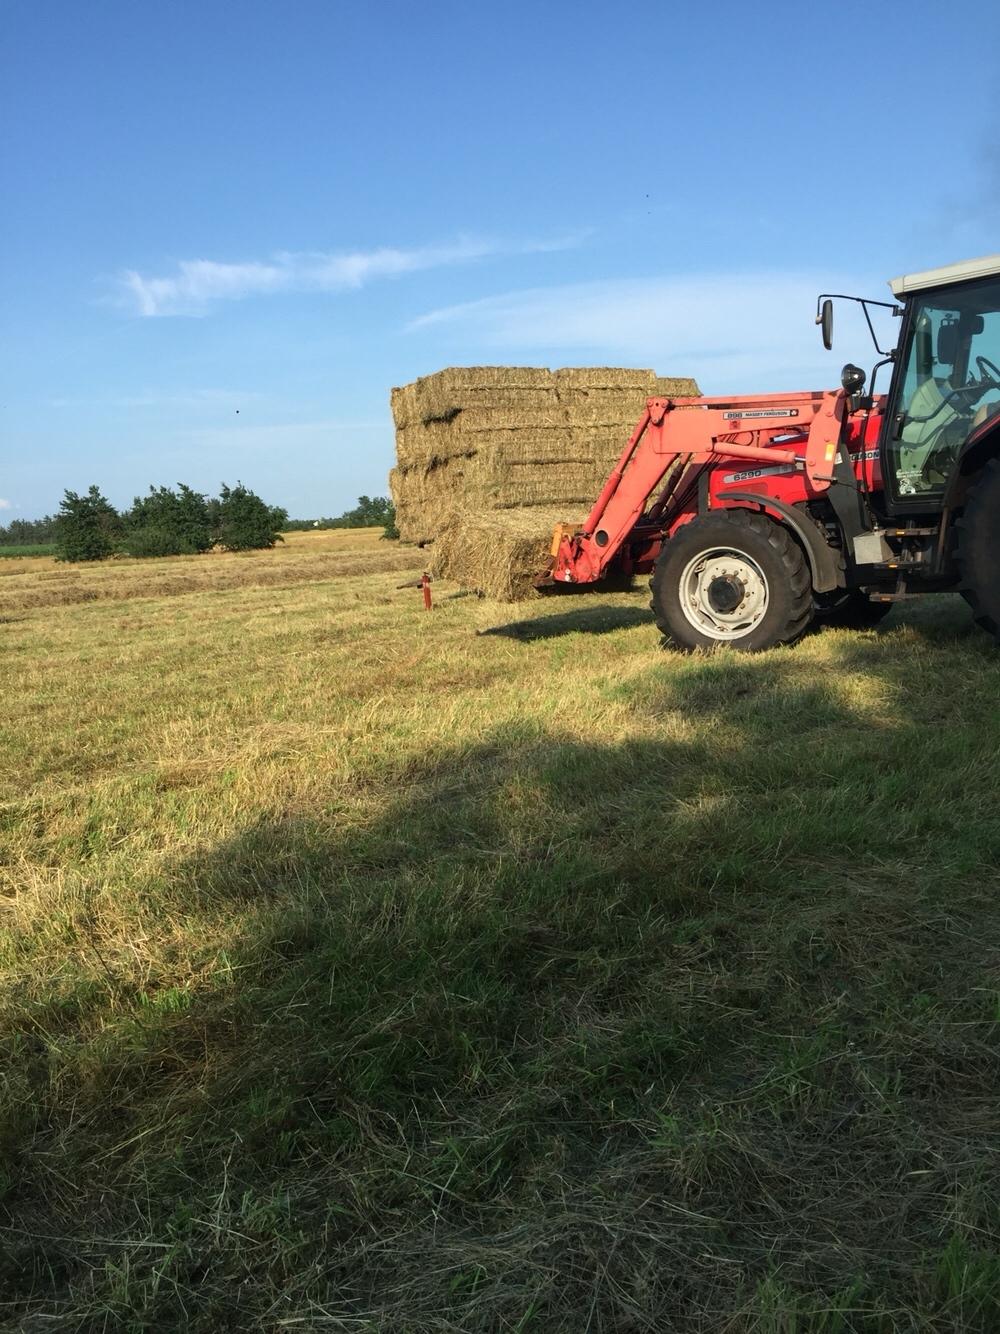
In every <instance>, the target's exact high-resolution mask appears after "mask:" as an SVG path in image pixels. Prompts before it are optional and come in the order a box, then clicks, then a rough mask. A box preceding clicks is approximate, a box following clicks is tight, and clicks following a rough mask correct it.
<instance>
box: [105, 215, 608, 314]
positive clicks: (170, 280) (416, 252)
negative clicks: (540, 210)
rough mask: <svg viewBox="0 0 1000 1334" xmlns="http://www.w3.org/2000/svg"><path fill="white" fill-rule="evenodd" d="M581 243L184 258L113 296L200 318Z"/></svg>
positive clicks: (474, 242)
mask: <svg viewBox="0 0 1000 1334" xmlns="http://www.w3.org/2000/svg"><path fill="white" fill-rule="evenodd" d="M581 239H582V234H576V235H573V236H565V237H558V238H555V239H552V240H549V241H521V242H503V241H497V240H490V239H485V238H478V239H477V238H472V237H460V238H459V239H458V240H457V241H454V242H452V243H450V244H447V245H436V246H418V247H415V248H411V249H397V248H394V247H386V246H383V247H381V248H379V249H376V250H367V251H365V250H357V251H348V252H343V253H331V252H326V251H305V252H292V251H281V252H279V253H278V254H276V255H273V256H271V257H270V258H269V259H266V260H251V261H248V262H245V263H226V262H222V261H219V260H211V259H184V260H181V261H180V262H179V263H178V265H177V268H176V271H175V272H174V273H171V274H167V275H165V276H162V277H160V276H151V275H147V274H142V273H139V272H137V271H136V270H135V269H127V270H125V271H124V272H123V273H122V274H120V275H119V278H118V293H119V297H120V298H121V299H122V300H123V302H124V303H125V304H126V305H128V306H129V307H130V308H132V309H133V310H135V311H136V312H137V313H138V314H139V315H143V316H146V317H152V316H157V315H203V314H205V313H206V311H207V310H208V309H209V307H210V306H211V305H212V304H213V303H214V302H217V301H239V300H244V299H245V298H247V297H252V296H270V295H274V294H276V293H283V292H340V291H348V290H350V289H352V288H358V287H363V286H364V285H365V284H366V283H369V282H372V281H373V280H375V279H377V278H398V277H399V276H401V275H402V274H406V273H416V272H419V271H420V270H422V269H434V268H443V267H446V266H450V265H456V264H469V263H473V262H475V261H477V260H482V259H487V258H490V257H492V256H499V255H513V254H519V255H524V254H538V253H547V252H551V251H556V250H566V249H569V248H570V247H572V246H574V245H577V244H579V242H580V240H581Z"/></svg>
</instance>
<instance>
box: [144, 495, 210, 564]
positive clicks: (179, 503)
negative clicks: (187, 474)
mask: <svg viewBox="0 0 1000 1334" xmlns="http://www.w3.org/2000/svg"><path fill="white" fill-rule="evenodd" d="M125 522H126V527H127V531H126V534H125V541H124V546H125V550H126V551H127V552H128V553H129V555H131V556H190V555H194V554H195V553H197V552H200V551H208V550H210V548H211V547H212V546H213V545H214V541H215V539H214V536H213V533H212V515H211V511H210V508H209V503H208V501H207V500H206V499H205V497H204V496H203V495H201V494H200V493H199V492H198V491H192V489H191V488H190V487H189V486H185V485H184V483H183V482H178V484H177V490H176V491H173V490H171V488H170V487H168V486H158V487H153V486H151V487H150V488H149V495H148V496H141V497H140V496H136V498H135V500H134V501H133V502H132V508H131V509H130V510H129V511H128V513H127V514H126V516H125Z"/></svg>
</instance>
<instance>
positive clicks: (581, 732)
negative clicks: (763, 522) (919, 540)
mask: <svg viewBox="0 0 1000 1334" xmlns="http://www.w3.org/2000/svg"><path fill="white" fill-rule="evenodd" d="M326 543H331V545H330V546H326V545H325V544H326ZM417 558H419V553H415V552H413V551H412V550H411V551H407V550H406V549H400V548H398V547H397V546H395V544H393V546H392V547H390V545H389V544H386V543H383V544H378V543H377V542H376V541H375V540H374V538H373V537H371V536H370V535H364V534H362V535H358V534H343V535H340V534H337V535H334V536H333V537H330V536H328V535H323V537H322V538H313V537H312V536H311V535H310V536H308V537H304V538H302V539H298V540H297V541H294V542H290V543H289V546H288V549H287V550H279V551H277V552H275V553H272V554H269V555H264V556H262V557H259V558H254V564H253V569H254V570H255V571H256V572H257V582H252V581H251V582H249V583H248V582H246V581H238V582H235V583H229V584H228V586H226V584H225V581H226V580H227V579H228V578H229V575H228V573H227V571H229V570H230V569H233V568H237V567H239V562H238V561H237V562H235V564H233V565H231V564H230V563H229V562H227V561H226V560H225V559H220V560H219V561H218V562H217V563H213V561H212V560H209V561H206V563H205V566H204V568H205V569H209V568H211V569H215V570H217V571H218V572H219V576H218V577H219V580H220V581H221V582H218V583H216V584H215V585H214V586H212V585H211V583H210V582H209V583H208V584H207V585H206V586H205V587H202V588H200V589H199V590H198V591H195V592H187V593H185V592H176V593H174V594H173V595H171V596H162V595H157V594H156V591H155V584H156V581H157V580H158V579H160V578H161V577H164V573H165V571H166V570H167V567H168V566H170V565H172V564H174V563H173V562H165V563H163V564H161V563H154V562H148V563H145V564H144V566H143V568H144V569H145V571H146V578H147V580H148V583H147V588H146V593H145V594H139V593H138V592H137V589H138V583H137V582H136V583H135V585H134V586H133V585H132V584H131V581H132V580H136V581H138V579H139V574H138V573H136V572H135V570H136V567H130V570H131V572H130V571H129V570H125V571H122V572H121V573H122V574H127V575H128V580H129V581H130V586H132V587H133V593H132V594H130V595H128V596H126V597H121V598H117V599H112V598H110V597H106V598H98V599H96V600H93V601H91V602H88V603H85V604H70V603H67V604H63V605H57V606H51V607H45V608H40V607H37V606H36V607H32V606H31V605H30V602H29V601H27V600H26V601H24V602H22V605H21V610H20V611H18V612H17V614H16V616H14V617H13V618H12V619H10V620H8V621H7V622H6V623H4V624H2V625H0V635H2V638H3V645H2V652H0V673H2V690H3V699H4V703H5V718H4V726H3V728H2V730H0V902H2V903H3V905H4V906H3V908H2V909H0V1155H2V1156H0V1328H2V1329H4V1330H9V1331H11V1334H13V1332H14V1331H18V1334H21V1332H26V1334H35V1332H36V1331H41V1330H60V1331H61V1330H67V1331H69V1330H72V1331H97V1330H100V1331H105V1330H107V1331H111V1330H136V1331H138V1330H157V1331H158V1330H165V1331H166V1330H170V1331H172V1330H179V1329H186V1330H193V1331H205V1334H208V1332H210V1331H211V1334H214V1332H215V1331H218V1330H222V1329H227V1330H233V1331H242V1330H247V1331H251V1330H253V1331H258V1332H259V1334H264V1331H267V1334H275V1332H276V1331H280V1330H315V1331H330V1332H331V1334H332V1332H333V1331H338V1332H339V1331H347V1330H350V1331H384V1332H385V1334H411V1332H413V1334H417V1332H422V1331H442V1332H443V1331H449V1332H451V1334H460V1332H461V1334H467V1332H472V1331H496V1332H497V1334H499V1332H500V1331H514V1330H519V1331H522V1332H527V1331H545V1334H549V1331H557V1332H560V1334H561V1332H563V1331H565V1332H566V1334H581V1332H582V1331H588V1334H598V1332H599V1331H604V1332H606V1334H612V1332H614V1334H619V1332H620V1331H626V1330H634V1331H657V1332H659V1331H665V1330H683V1331H689V1330H690V1331H698V1332H702V1331H703V1332H704V1334H709V1332H710V1331H711V1334H717V1332H719V1331H726V1332H727V1334H751V1332H753V1334H792V1332H793V1331H794V1332H795V1334H819V1332H820V1331H823V1332H824V1334H831V1332H832V1331H843V1332H844V1334H848V1332H852V1334H853V1331H873V1332H877V1334H890V1332H891V1331H908V1332H909V1334H916V1332H917V1331H920V1334H923V1332H924V1331H932V1332H933V1334H946V1332H953V1331H981V1332H982V1334H986V1332H987V1331H992V1330H995V1329H997V1328H998V1327H1000V1263H998V1260H997V1238H998V1231H1000V1217H998V1208H997V1200H998V1198H1000V1161H998V1156H1000V1141H998V1135H997V1122H996V1089H997V1082H998V1078H1000V1022H998V1021H1000V1001H998V997H1000V908H998V902H1000V900H998V894H997V888H998V887H997V872H996V859H997V849H998V847H1000V816H998V814H997V809H996V799H995V794H996V791H997V788H998V785H1000V760H998V758H997V757H998V755H1000V714H998V711H997V705H996V700H997V698H998V697H1000V659H998V657H997V655H996V654H995V652H994V650H993V649H992V648H991V647H990V646H989V645H988V644H987V643H986V641H985V640H984V639H983V638H982V637H981V636H979V635H978V634H977V633H976V632H975V631H974V630H973V629H972V627H971V625H970V624H969V621H968V618H967V616H966V615H965V613H964V612H963V611H962V610H961V608H960V607H958V606H955V605H953V604H952V603H951V602H950V601H948V600H938V601H935V602H932V603H931V604H929V605H927V606H925V607H918V608H917V609H916V610H909V609H907V610H906V611H905V612H904V613H896V614H895V615H894V617H893V618H892V620H890V622H889V624H888V627H887V628H886V630H885V631H884V632H883V633H881V634H878V635H876V634H851V633H846V632H840V633H837V632H828V633H824V634H817V635H814V636H810V637H809V638H807V639H806V640H805V641H804V642H803V643H802V644H800V645H799V646H797V647H796V648H795V649H792V650H779V651H775V652H773V653H770V654H767V655H763V656H761V657H759V658H756V659H752V660H744V659H739V658H736V657H733V656H731V655H729V654H726V653H720V654H717V655H715V656H706V657H702V656H693V657H682V656H679V655H676V654H672V653H664V652H663V651H662V650H661V648H660V646H659V643H658V639H657V636H656V634H655V632H654V630H653V629H652V626H651V624H650V622H649V619H648V613H647V611H646V607H645V602H646V594H645V592H644V591H642V592H636V593H634V594H630V595H620V596H615V597H611V596H596V597H594V598H592V599H588V600H586V603H585V605H582V604H579V603H578V602H576V601H572V602H567V600H565V599H556V600H552V601H551V602H547V601H539V602H536V603H533V604H531V608H530V613H526V612H525V610H524V609H521V610H518V609H516V608H509V607H502V606H499V605H498V604H496V603H491V602H488V601H485V600H480V599H477V598H474V597H467V596H462V595H460V594H459V593H458V592H457V591H456V590H455V589H454V588H453V587H452V586H449V585H447V584H445V583H440V584H437V585H436V586H435V597H436V606H435V609H434V611H433V612H432V613H431V614H426V613H424V612H423V611H422V610H421V604H420V597H419V594H418V593H417V592H415V591H413V590H406V591H403V592H397V591H396V588H395V586H396V584H398V583H401V582H402V581H403V578H404V577H405V575H404V574H403V573H402V572H400V571H398V570H396V569H385V568H383V569H382V570H381V571H376V572H375V573H373V574H367V575H362V574H359V573H350V574H349V573H343V572H341V573H340V574H336V573H331V568H330V567H329V566H327V565H324V564H323V562H324V561H327V560H340V561H342V562H343V565H342V567H341V570H342V571H343V570H346V569H350V568H352V566H353V568H355V569H356V568H358V567H366V566H369V565H370V564H371V563H372V562H373V561H374V560H378V559H384V560H386V561H389V562H390V563H391V562H393V561H395V560H397V559H399V560H402V561H404V562H406V561H410V562H414V563H413V564H412V567H411V572H412V573H413V574H416V573H418V572H419V568H420V567H419V565H418V564H416V563H415V561H416V559H417ZM310 559H311V560H313V561H314V564H313V567H312V568H313V572H314V579H313V581H312V582H303V581H301V580H300V581H298V582H295V581H289V582H288V583H286V585H285V586H277V585H275V586H269V585H268V583H267V580H266V578H264V579H262V578H261V576H263V574H264V572H265V571H267V570H273V571H275V572H279V571H286V572H287V570H288V568H289V563H291V564H295V563H296V562H298V561H300V560H301V561H308V560H310ZM11 563H16V562H11ZM179 564H181V565H183V567H184V568H185V569H186V568H187V565H186V563H184V562H180V563H179ZM240 568H246V567H240ZM44 572H45V571H44V569H41V570H40V569H38V568H37V567H36V568H35V569H34V570H33V571H29V572H28V573H25V574H24V575H23V576H21V575H15V576H13V578H8V577H7V576H6V575H5V576H4V580H3V582H4V584H5V586H11V587H13V586H14V585H16V584H17V582H18V580H19V579H20V578H22V577H23V579H24V580H25V582H26V583H33V582H34V581H36V580H37V579H38V578H39V576H40V574H43V573H44ZM50 572H51V571H50ZM97 573H100V572H95V577H96V574H97ZM107 575H108V578H109V579H114V578H116V577H120V576H119V572H118V571H116V570H115V569H111V570H109V571H107Z"/></svg>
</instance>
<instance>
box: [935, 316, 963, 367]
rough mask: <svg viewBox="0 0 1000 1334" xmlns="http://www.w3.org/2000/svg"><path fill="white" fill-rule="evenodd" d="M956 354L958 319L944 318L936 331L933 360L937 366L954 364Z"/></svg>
mask: <svg viewBox="0 0 1000 1334" xmlns="http://www.w3.org/2000/svg"><path fill="white" fill-rule="evenodd" d="M957 356H958V320H945V321H944V322H943V324H942V325H941V327H940V328H939V329H938V332H937V347H936V349H935V360H936V361H937V363H938V365H939V366H954V364H955V359H956V357H957Z"/></svg>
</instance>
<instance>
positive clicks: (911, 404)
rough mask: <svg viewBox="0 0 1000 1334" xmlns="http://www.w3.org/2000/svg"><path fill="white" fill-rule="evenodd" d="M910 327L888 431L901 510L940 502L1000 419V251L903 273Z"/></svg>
mask: <svg viewBox="0 0 1000 1334" xmlns="http://www.w3.org/2000/svg"><path fill="white" fill-rule="evenodd" d="M890 287H891V288H892V291H893V294H894V295H895V296H897V297H902V298H903V301H904V308H903V328H902V331H901V334H900V340H899V348H898V350H897V352H896V354H895V357H894V360H895V370H894V374H893V382H892V386H891V388H890V393H889V400H888V403H887V405H886V408H887V411H886V414H885V418H884V424H883V430H882V441H881V445H882V475H883V479H884V484H885V490H886V495H885V500H886V504H887V507H888V508H889V510H890V511H891V512H894V513H897V512H898V513H902V512H910V511H918V510H921V509H923V510H935V511H936V510H939V509H940V508H941V507H942V505H943V504H944V501H945V498H946V494H947V493H948V491H949V490H950V489H952V487H953V483H954V480H955V476H956V472H957V471H958V470H957V468H956V465H958V464H959V460H960V459H964V457H965V455H966V453H967V451H968V449H969V447H970V445H973V444H974V443H976V442H978V441H980V440H982V439H983V438H985V437H986V436H988V435H991V434H992V430H991V427H992V426H998V427H1000V417H998V416H997V414H998V413H1000V255H990V256H987V257H986V258H985V259H980V260H969V261H966V262H965V263H961V264H951V265H947V266H946V267H944V268H940V269H931V270H929V271H927V272H925V273H916V274H910V275H906V276H904V277H901V278H894V279H893V280H892V281H891V283H890Z"/></svg>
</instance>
